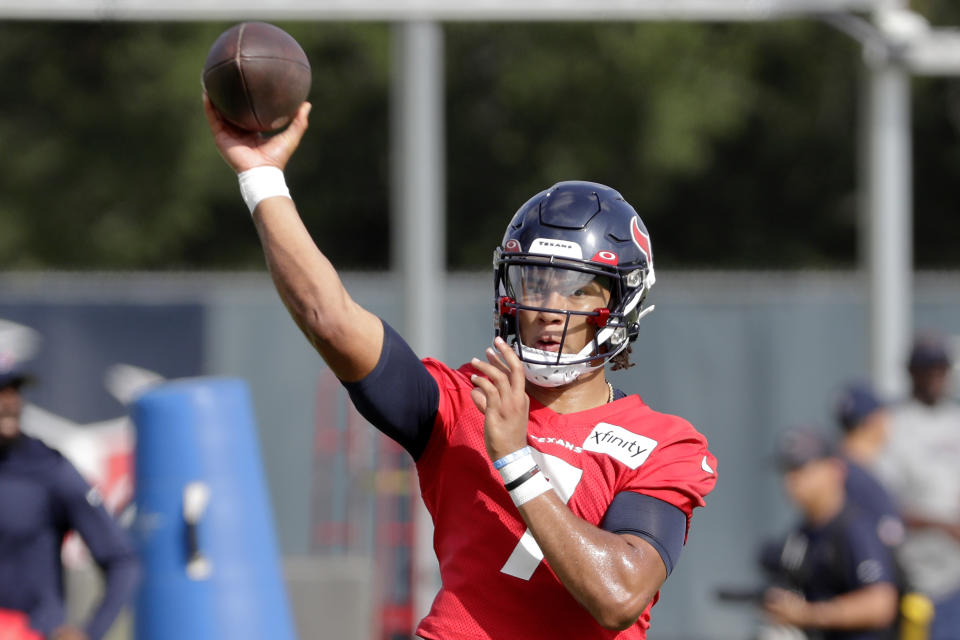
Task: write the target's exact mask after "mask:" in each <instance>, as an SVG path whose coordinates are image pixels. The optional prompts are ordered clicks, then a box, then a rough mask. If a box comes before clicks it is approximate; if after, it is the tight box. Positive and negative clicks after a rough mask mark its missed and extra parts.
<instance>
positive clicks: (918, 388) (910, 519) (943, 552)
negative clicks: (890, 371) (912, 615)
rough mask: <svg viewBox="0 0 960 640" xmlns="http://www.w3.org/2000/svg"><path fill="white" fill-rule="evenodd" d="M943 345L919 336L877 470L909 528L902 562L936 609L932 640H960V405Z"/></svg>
mask: <svg viewBox="0 0 960 640" xmlns="http://www.w3.org/2000/svg"><path fill="white" fill-rule="evenodd" d="M950 366H951V357H950V353H949V350H948V348H947V345H946V342H945V340H944V339H943V338H942V337H940V336H938V335H935V334H921V335H918V336H917V338H916V339H915V341H914V344H913V347H912V349H911V351H910V357H909V359H908V362H907V369H908V371H909V374H910V381H911V395H910V398H909V399H908V400H906V401H904V402H902V403H900V404H897V405H895V406H893V407H892V408H891V414H890V415H891V422H890V426H891V434H890V440H889V444H888V446H887V447H886V449H885V450H884V452H883V454H882V456H881V458H880V461H879V464H878V466H877V470H878V473H879V475H880V478H881V480H882V481H883V482H884V484H886V486H887V487H888V488H889V489H890V492H891V493H892V494H893V497H894V500H895V502H896V505H897V507H898V508H899V510H900V513H901V514H902V516H903V520H904V523H905V524H906V528H907V532H906V538H905V540H904V542H903V545H902V546H901V550H900V554H899V560H900V564H901V566H902V567H903V569H904V571H905V572H906V574H907V579H908V580H909V582H910V584H911V586H912V587H914V588H916V589H917V590H919V591H920V592H922V593H924V594H926V595H927V596H929V597H930V598H931V599H932V600H933V602H934V607H935V614H934V619H933V626H932V629H931V634H930V636H931V639H932V640H956V639H957V638H960V405H958V404H957V402H956V401H954V400H953V399H952V398H950V397H949V396H948V395H947V391H948V383H949V372H950Z"/></svg>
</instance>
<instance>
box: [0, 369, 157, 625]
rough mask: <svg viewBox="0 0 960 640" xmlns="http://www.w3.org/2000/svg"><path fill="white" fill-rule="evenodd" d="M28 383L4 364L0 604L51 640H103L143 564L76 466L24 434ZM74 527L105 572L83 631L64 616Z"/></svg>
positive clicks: (0, 376) (0, 377)
mask: <svg viewBox="0 0 960 640" xmlns="http://www.w3.org/2000/svg"><path fill="white" fill-rule="evenodd" d="M28 381H29V376H28V375H27V374H25V373H24V372H22V371H19V370H7V371H2V370H0V610H7V611H14V612H22V613H23V614H24V615H25V616H26V617H27V619H28V621H29V626H30V627H31V628H32V629H33V630H35V631H37V632H38V633H40V634H42V636H43V637H44V638H48V639H50V640H98V639H99V638H101V637H103V635H104V634H105V633H106V631H107V630H108V628H109V627H110V625H111V624H112V623H113V621H114V619H115V618H116V616H117V614H118V613H119V612H120V610H121V608H122V607H123V606H124V605H125V604H126V603H127V602H128V601H129V600H130V599H131V597H132V596H133V592H134V590H135V588H136V584H137V581H138V576H139V563H138V560H137V558H136V555H135V552H134V548H133V545H132V543H131V542H130V540H129V539H128V537H127V535H126V534H125V533H124V531H123V530H122V529H121V528H120V527H119V526H118V525H117V524H116V522H114V520H113V518H111V516H110V515H109V514H108V513H107V511H106V510H105V509H104V508H103V505H102V504H101V502H100V499H99V494H98V493H97V492H96V491H95V490H94V489H91V488H90V486H89V485H88V484H87V483H86V482H85V481H84V480H83V478H82V477H81V476H80V474H79V473H77V470H76V469H75V468H74V467H73V465H71V464H70V463H69V462H68V461H67V460H66V458H64V457H63V456H62V455H60V454H59V453H57V452H56V451H54V450H53V449H51V448H49V447H47V446H46V445H45V444H43V443H42V442H40V441H39V440H37V439H35V438H31V437H29V436H27V435H25V434H23V433H21V431H20V414H21V408H22V396H21V394H20V389H21V386H23V384H25V383H26V382H28ZM71 530H73V531H77V532H78V533H79V534H80V536H81V537H82V538H83V541H84V543H86V545H87V548H89V549H90V552H91V554H92V555H93V558H94V560H96V562H97V564H98V565H99V566H100V568H101V570H102V571H103V574H104V585H105V586H104V595H103V597H102V599H101V600H100V604H99V606H98V607H97V608H96V610H95V611H94V612H93V614H92V616H91V617H90V619H89V620H88V621H87V623H86V625H85V626H84V628H83V629H79V628H76V627H73V626H70V625H68V624H67V621H66V618H67V611H66V605H65V602H64V585H63V566H62V565H61V561H60V550H61V546H62V544H63V539H64V536H66V534H67V533H68V532H69V531H71ZM0 631H2V629H0ZM0 635H2V634H0Z"/></svg>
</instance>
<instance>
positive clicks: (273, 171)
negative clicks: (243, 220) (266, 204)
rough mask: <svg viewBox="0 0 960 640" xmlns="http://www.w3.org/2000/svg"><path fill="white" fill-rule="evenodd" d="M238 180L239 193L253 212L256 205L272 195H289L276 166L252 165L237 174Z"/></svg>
mask: <svg viewBox="0 0 960 640" xmlns="http://www.w3.org/2000/svg"><path fill="white" fill-rule="evenodd" d="M237 178H238V179H239V180H240V195H241V196H243V201H244V202H245V203H247V208H248V209H250V213H251V214H253V210H254V209H256V208H257V205H258V204H260V203H261V202H262V201H264V200H266V199H267V198H272V197H273V196H283V197H285V198H289V197H290V190H289V189H288V188H287V183H286V181H285V180H284V179H283V171H281V170H280V169H278V168H277V167H267V166H263V167H254V168H253V169H247V170H246V171H244V172H242V173H239V174H237Z"/></svg>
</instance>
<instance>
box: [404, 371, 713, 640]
mask: <svg viewBox="0 0 960 640" xmlns="http://www.w3.org/2000/svg"><path fill="white" fill-rule="evenodd" d="M424 364H425V365H426V367H427V370H428V371H429V372H430V374H431V375H432V376H433V377H434V379H435V380H436V381H437V385H438V386H439V388H440V405H439V409H438V411H437V417H436V421H435V423H434V426H433V431H432V433H431V436H430V440H429V442H428V444H427V448H426V450H425V451H424V452H423V455H421V456H420V457H419V459H418V460H417V472H418V474H419V477H420V489H421V492H422V495H423V500H424V502H425V503H426V506H427V509H428V510H429V512H430V514H431V515H432V517H433V524H434V541H433V543H434V549H435V551H436V554H437V559H438V560H439V562H440V575H441V579H442V583H443V586H442V587H441V589H440V592H439V593H438V594H437V597H436V599H435V600H434V602H433V607H432V608H431V610H430V613H429V614H428V615H427V617H426V618H424V619H423V620H422V621H421V623H420V625H419V627H418V628H417V634H418V635H419V636H421V637H423V638H427V639H429V640H453V639H457V640H460V639H463V640H474V639H476V640H480V639H487V638H490V639H496V640H501V639H504V638H551V639H553V640H561V639H563V638H570V639H576V640H583V639H584V638H591V639H593V638H617V640H628V639H629V640H634V639H643V638H645V637H646V633H647V628H648V627H649V626H650V607H652V606H653V604H654V603H655V602H656V600H657V598H654V599H653V602H651V604H650V605H649V606H648V607H647V609H646V610H645V611H644V612H643V614H642V615H641V616H640V619H639V620H638V621H637V623H636V624H635V625H633V626H631V627H630V628H629V629H626V630H624V631H619V632H618V631H610V630H607V629H604V628H603V627H601V626H600V625H599V624H598V623H597V622H596V621H595V620H594V619H593V617H592V616H591V615H590V614H589V613H588V612H587V610H586V609H584V608H583V607H582V606H581V605H580V604H579V603H578V602H577V601H576V600H575V599H574V598H573V596H571V595H570V593H569V592H568V591H567V590H566V588H565V587H564V586H563V584H561V582H560V581H559V580H558V579H557V577H556V575H554V573H553V572H552V571H551V570H550V567H549V566H547V564H546V562H545V561H544V560H543V553H542V552H541V551H540V548H539V546H538V545H537V543H536V542H535V541H534V539H533V536H532V535H531V534H530V532H529V531H528V530H527V527H526V524H525V523H524V521H523V519H522V518H521V516H520V512H519V510H518V509H517V507H516V506H514V504H513V502H512V501H511V499H510V495H509V494H508V493H507V490H506V489H505V488H504V486H503V481H502V480H501V478H500V475H499V473H498V472H497V471H496V470H495V469H494V468H493V464H492V462H491V461H490V459H489V458H488V457H487V452H486V448H485V446H484V442H483V414H481V413H480V412H479V411H478V410H477V409H476V407H475V406H474V404H473V401H472V400H471V399H470V390H471V389H472V388H473V384H472V383H471V382H470V375H471V374H473V373H476V370H475V369H473V368H472V367H471V366H469V365H464V366H463V367H461V368H460V369H459V370H457V371H454V370H453V369H450V368H449V367H447V366H446V365H444V364H442V363H440V362H437V361H436V360H432V359H427V360H424ZM527 443H528V444H529V445H530V446H531V447H532V448H533V449H534V453H533V456H534V458H535V460H536V462H537V464H538V465H539V466H540V468H541V470H542V471H543V473H544V474H546V476H547V478H549V480H550V483H551V485H552V486H553V488H554V490H556V492H557V493H558V494H559V496H560V497H561V499H563V500H564V501H565V502H566V503H567V505H568V506H569V508H570V510H571V511H572V512H573V513H574V514H575V515H576V516H578V517H580V518H582V519H584V520H586V521H587V522H589V523H591V524H593V525H595V526H599V524H600V522H601V520H602V519H603V516H604V514H605V513H606V511H607V508H608V507H609V506H610V503H611V502H612V501H613V498H614V496H616V495H617V494H618V493H620V492H622V491H635V492H637V493H641V494H645V495H648V496H651V497H654V498H657V499H659V500H663V501H665V502H668V503H669V504H672V505H674V506H676V507H678V508H679V509H681V510H682V511H683V512H684V513H685V514H686V516H687V526H688V528H689V524H690V516H691V514H692V512H693V509H694V507H699V506H703V504H704V502H703V498H704V496H705V495H707V494H708V493H709V492H710V491H711V490H712V489H713V487H714V484H715V483H716V473H715V471H714V469H716V459H715V458H714V457H713V455H712V454H711V453H710V452H709V451H708V450H707V441H706V438H704V437H703V436H702V435H701V434H700V433H698V432H697V430H696V429H694V428H693V426H691V425H690V424H689V423H688V422H686V421H685V420H682V419H680V418H677V417H676V416H671V415H666V414H663V413H657V412H656V411H654V410H652V409H651V408H650V407H648V406H647V405H645V404H644V403H643V401H642V400H641V399H640V397H639V396H635V395H633V396H627V397H625V398H621V399H620V400H617V401H615V402H611V403H609V404H605V405H603V406H600V407H595V408H593V409H588V410H587V411H580V412H577V413H570V414H558V413H555V412H553V411H551V410H550V409H548V408H546V407H544V406H543V405H541V404H540V403H538V402H537V401H536V400H534V399H533V398H531V399H530V425H529V428H528V435H527ZM658 596H659V594H658Z"/></svg>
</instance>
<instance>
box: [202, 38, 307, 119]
mask: <svg viewBox="0 0 960 640" xmlns="http://www.w3.org/2000/svg"><path fill="white" fill-rule="evenodd" d="M203 88H204V90H205V91H206V92H207V96H209V98H210V102H211V103H213V106H214V107H215V108H216V110H217V111H218V112H219V113H220V114H221V115H222V116H223V117H224V118H225V119H226V120H227V121H228V122H229V123H230V124H232V125H234V126H236V127H239V128H241V129H245V130H247V131H275V130H277V129H282V128H283V127H285V126H286V125H287V124H289V123H290V121H291V120H292V119H293V117H294V116H295V115H296V113H297V109H298V108H299V107H300V104H301V103H303V101H304V100H306V99H307V94H308V93H309V92H310V62H309V61H308V60H307V56H306V54H305V53H304V52H303V49H302V48H301V47H300V45H299V43H297V41H296V40H294V39H293V37H292V36H291V35H290V34H288V33H287V32H286V31H284V30H283V29H281V28H279V27H275V26H274V25H272V24H267V23H265V22H243V23H240V24H237V25H234V26H232V27H230V28H229V29H227V30H226V31H224V32H223V33H222V34H220V37H219V38H217V39H216V41H215V42H214V43H213V46H212V47H210V53H208V54H207V61H206V63H205V64H204V65H203Z"/></svg>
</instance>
